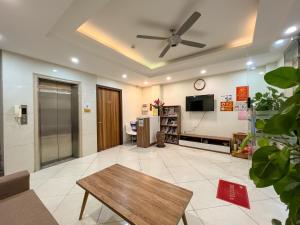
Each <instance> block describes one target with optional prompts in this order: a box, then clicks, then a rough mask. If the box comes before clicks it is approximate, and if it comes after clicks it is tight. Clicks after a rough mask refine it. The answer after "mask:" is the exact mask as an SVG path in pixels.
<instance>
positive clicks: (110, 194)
mask: <svg viewBox="0 0 300 225" xmlns="http://www.w3.org/2000/svg"><path fill="white" fill-rule="evenodd" d="M77 184H78V185H79V186H81V187H82V188H83V189H85V190H86V191H88V192H89V193H90V194H91V195H93V196H94V197H95V198H96V199H98V200H99V201H101V202H102V203H104V204H105V205H106V206H108V207H109V208H110V209H111V210H113V211H114V212H115V213H117V214H118V215H119V216H121V217H122V218H123V219H125V220H126V221H127V222H129V223H130V224H133V225H177V224H178V223H179V221H180V219H181V217H182V215H183V213H184V212H185V209H186V207H187V205H188V203H189V201H190V199H191V198H192V195H193V192H191V191H189V190H186V189H183V188H181V187H178V186H175V185H173V184H170V183H167V182H164V181H161V180H159V179H156V178H154V177H151V176H148V175H146V174H143V173H141V172H138V171H135V170H132V169H129V168H127V167H124V166H121V165H119V164H115V165H113V166H111V167H108V168H106V169H104V170H102V171H100V172H97V173H94V174H92V175H90V176H88V177H85V178H83V179H81V180H79V181H77Z"/></svg>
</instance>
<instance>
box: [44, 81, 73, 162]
mask: <svg viewBox="0 0 300 225" xmlns="http://www.w3.org/2000/svg"><path fill="white" fill-rule="evenodd" d="M71 94H72V86H71V85H69V84H65V83H60V82H52V81H46V80H40V82H39V117H40V121H39V122H40V123H39V124H40V152H41V165H42V166H44V165H47V164H49V163H53V162H56V161H59V160H63V159H66V158H69V157H72V117H71V108H72V106H71V104H72V103H71V99H72V98H71Z"/></svg>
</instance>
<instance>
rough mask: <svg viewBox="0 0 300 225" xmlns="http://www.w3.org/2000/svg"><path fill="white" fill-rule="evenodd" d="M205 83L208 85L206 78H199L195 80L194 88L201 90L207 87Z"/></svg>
mask: <svg viewBox="0 0 300 225" xmlns="http://www.w3.org/2000/svg"><path fill="white" fill-rule="evenodd" d="M205 85H206V82H205V80H203V79H198V80H196V81H195V83H194V88H195V89H196V90H197V91H201V90H203V89H204V88H205Z"/></svg>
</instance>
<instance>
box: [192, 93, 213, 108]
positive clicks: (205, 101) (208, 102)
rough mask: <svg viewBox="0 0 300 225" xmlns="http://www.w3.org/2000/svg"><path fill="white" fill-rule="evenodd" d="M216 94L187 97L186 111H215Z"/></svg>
mask: <svg viewBox="0 0 300 225" xmlns="http://www.w3.org/2000/svg"><path fill="white" fill-rule="evenodd" d="M214 108H215V104H214V95H197V96H187V97H186V111H214Z"/></svg>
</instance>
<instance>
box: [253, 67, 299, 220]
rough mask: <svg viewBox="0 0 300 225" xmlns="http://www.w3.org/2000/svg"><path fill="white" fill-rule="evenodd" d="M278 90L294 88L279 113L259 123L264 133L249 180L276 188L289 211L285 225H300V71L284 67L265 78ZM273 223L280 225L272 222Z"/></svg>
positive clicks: (258, 185)
mask: <svg viewBox="0 0 300 225" xmlns="http://www.w3.org/2000/svg"><path fill="white" fill-rule="evenodd" d="M264 78H265V81H266V82H267V83H268V84H270V85H273V86H275V87H278V88H283V89H287V88H292V87H294V88H295V91H294V94H293V95H292V96H291V97H289V98H287V99H286V100H285V101H284V102H283V103H282V105H281V106H280V108H279V110H278V113H277V114H275V115H274V116H272V117H271V118H270V119H268V120H266V121H264V122H260V123H259V124H257V125H258V126H259V127H260V129H262V131H263V133H264V134H265V137H264V141H263V143H262V144H261V146H260V148H259V149H258V150H256V151H255V153H254V154H253V157H252V167H251V169H250V172H249V173H250V178H251V179H252V180H253V181H254V183H255V185H256V186H257V187H260V188H263V187H268V186H273V187H274V189H275V191H276V192H277V194H278V195H279V196H280V200H281V201H282V202H283V203H285V204H286V205H287V208H288V210H289V214H288V218H287V220H286V222H285V224H286V225H299V224H300V145H299V138H300V117H299V114H300V87H299V85H300V70H299V69H295V68H292V67H281V68H278V69H276V70H274V71H271V72H269V73H267V74H266V75H265V77H264ZM272 224H274V225H278V224H281V222H280V221H278V220H275V219H273V220H272Z"/></svg>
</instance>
